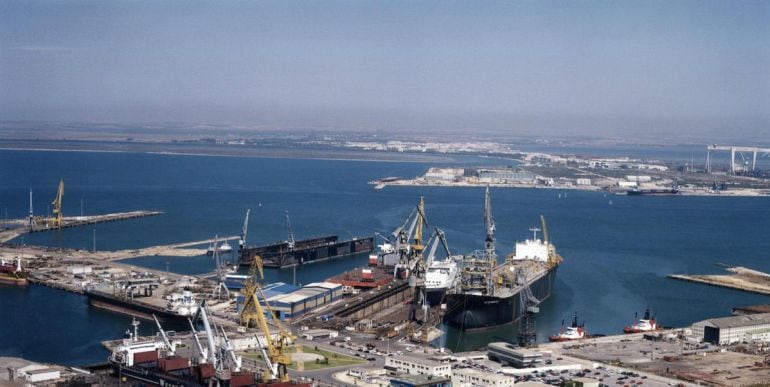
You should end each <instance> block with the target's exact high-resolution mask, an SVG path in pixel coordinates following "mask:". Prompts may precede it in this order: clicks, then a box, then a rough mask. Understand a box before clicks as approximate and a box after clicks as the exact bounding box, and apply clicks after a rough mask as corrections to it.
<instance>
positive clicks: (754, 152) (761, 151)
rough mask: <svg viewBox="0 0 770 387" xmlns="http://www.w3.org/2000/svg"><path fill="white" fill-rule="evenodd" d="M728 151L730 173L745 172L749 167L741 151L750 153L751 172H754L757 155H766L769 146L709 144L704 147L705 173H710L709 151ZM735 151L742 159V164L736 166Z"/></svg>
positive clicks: (769, 149)
mask: <svg viewBox="0 0 770 387" xmlns="http://www.w3.org/2000/svg"><path fill="white" fill-rule="evenodd" d="M717 151H728V152H730V175H735V174H736V172H738V171H743V172H746V171H747V170H748V169H749V167H748V165H749V162H748V160H746V158H745V157H744V156H743V152H747V153H751V154H752V159H751V172H754V171H755V170H756V168H757V155H758V154H759V157H766V156H767V155H768V154H770V148H758V147H752V146H726V145H716V144H714V145H709V146H707V147H706V173H711V152H717ZM736 153H737V154H738V155H740V157H741V158H742V159H743V165H742V166H741V167H739V166H737V165H736V163H735V155H736Z"/></svg>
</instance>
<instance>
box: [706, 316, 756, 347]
mask: <svg viewBox="0 0 770 387" xmlns="http://www.w3.org/2000/svg"><path fill="white" fill-rule="evenodd" d="M692 332H693V334H695V335H696V336H697V337H699V338H702V339H703V341H705V342H708V343H712V344H719V345H727V344H734V343H740V342H744V341H746V342H751V341H758V340H759V341H770V313H759V314H748V315H743V316H730V317H721V318H712V319H708V320H703V321H699V322H697V323H695V324H693V325H692Z"/></svg>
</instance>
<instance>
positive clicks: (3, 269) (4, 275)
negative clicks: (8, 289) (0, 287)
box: [0, 258, 27, 286]
mask: <svg viewBox="0 0 770 387" xmlns="http://www.w3.org/2000/svg"><path fill="white" fill-rule="evenodd" d="M0 283H6V284H11V285H20V286H23V285H26V284H27V271H26V270H24V268H22V267H21V258H17V259H16V262H15V263H14V262H7V261H5V260H1V261H0Z"/></svg>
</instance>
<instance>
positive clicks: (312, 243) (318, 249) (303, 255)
mask: <svg viewBox="0 0 770 387" xmlns="http://www.w3.org/2000/svg"><path fill="white" fill-rule="evenodd" d="M373 249H374V237H365V238H352V239H349V240H340V239H339V237H338V236H337V235H329V236H322V237H318V238H312V239H305V240H298V241H292V240H288V241H282V242H278V243H273V244H269V245H263V246H252V247H244V248H243V250H241V259H240V265H241V266H250V265H251V262H252V261H253V260H254V257H255V256H259V257H261V258H262V264H263V265H264V266H265V267H276V268H286V267H292V266H297V265H306V264H309V263H316V262H322V261H325V260H328V259H334V258H340V257H345V256H351V255H357V254H369V253H371V252H372V250H373Z"/></svg>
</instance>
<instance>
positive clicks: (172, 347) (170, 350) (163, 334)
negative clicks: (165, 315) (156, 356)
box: [152, 314, 176, 356]
mask: <svg viewBox="0 0 770 387" xmlns="http://www.w3.org/2000/svg"><path fill="white" fill-rule="evenodd" d="M152 318H153V320H155V325H157V326H158V332H160V337H161V338H162V339H163V344H165V345H166V349H167V350H168V353H169V355H171V356H173V355H174V352H176V343H172V342H171V341H169V339H168V336H167V335H166V331H164V330H163V327H162V326H160V321H158V318H157V317H155V315H154V314H153V315H152Z"/></svg>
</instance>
